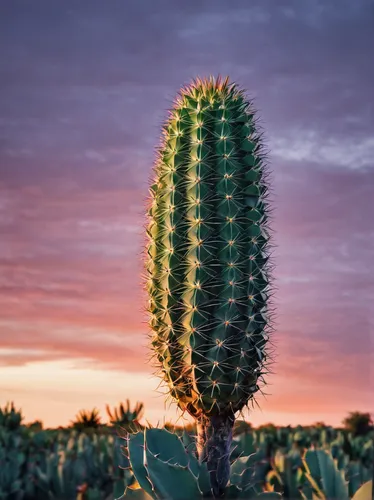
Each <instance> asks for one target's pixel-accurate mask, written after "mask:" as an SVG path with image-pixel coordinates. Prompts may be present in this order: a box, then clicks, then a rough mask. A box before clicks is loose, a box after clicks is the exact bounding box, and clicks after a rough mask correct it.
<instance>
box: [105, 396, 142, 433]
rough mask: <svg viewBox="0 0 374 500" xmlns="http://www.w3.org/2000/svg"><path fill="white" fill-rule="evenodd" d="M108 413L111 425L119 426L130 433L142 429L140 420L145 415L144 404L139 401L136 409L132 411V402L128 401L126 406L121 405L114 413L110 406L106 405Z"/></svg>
mask: <svg viewBox="0 0 374 500" xmlns="http://www.w3.org/2000/svg"><path fill="white" fill-rule="evenodd" d="M106 411H107V414H108V416H109V419H110V423H111V424H113V425H119V426H121V427H123V428H124V429H125V430H126V431H128V432H135V431H137V430H139V428H140V427H141V424H140V422H139V420H140V419H141V418H142V416H143V413H144V404H143V403H141V402H139V401H137V402H136V405H135V407H134V409H133V410H132V409H131V407H130V400H129V399H127V400H126V405H124V404H123V403H120V404H119V407H118V408H116V407H115V408H114V409H113V412H112V411H111V409H110V407H109V405H106Z"/></svg>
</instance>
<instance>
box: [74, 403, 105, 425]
mask: <svg viewBox="0 0 374 500" xmlns="http://www.w3.org/2000/svg"><path fill="white" fill-rule="evenodd" d="M75 418H76V420H75V421H73V420H72V421H71V425H72V427H73V428H74V429H77V430H85V429H97V428H98V427H100V425H101V418H100V416H99V410H97V409H96V408H94V409H93V410H92V411H91V412H89V411H86V410H81V411H80V412H79V413H78V414H77V415H76V417H75Z"/></svg>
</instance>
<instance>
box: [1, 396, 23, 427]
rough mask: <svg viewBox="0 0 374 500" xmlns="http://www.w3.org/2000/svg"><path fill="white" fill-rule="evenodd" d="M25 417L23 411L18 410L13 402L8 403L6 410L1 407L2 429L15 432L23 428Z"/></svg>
mask: <svg viewBox="0 0 374 500" xmlns="http://www.w3.org/2000/svg"><path fill="white" fill-rule="evenodd" d="M23 418H24V417H23V415H22V411H21V410H16V408H15V406H14V403H13V401H12V402H11V403H9V402H8V403H7V404H6V405H5V406H4V408H1V407H0V427H4V428H6V429H7V430H9V431H14V430H16V429H18V428H19V427H20V426H21V423H22V420H23Z"/></svg>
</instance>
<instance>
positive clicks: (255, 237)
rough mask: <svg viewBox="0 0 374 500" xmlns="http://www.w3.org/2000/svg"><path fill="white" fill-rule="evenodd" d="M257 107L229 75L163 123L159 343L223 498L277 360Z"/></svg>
mask: <svg viewBox="0 0 374 500" xmlns="http://www.w3.org/2000/svg"><path fill="white" fill-rule="evenodd" d="M265 156H266V155H265V154H264V149H263V143H262V136H261V134H260V133H259V128H258V126H257V122H256V119H255V110H254V108H253V105H252V102H251V101H249V100H247V99H246V97H245V94H244V91H243V90H239V89H238V87H237V86H236V84H233V83H229V80H228V78H226V79H225V80H222V79H221V78H217V79H215V78H212V77H211V78H210V79H204V80H202V79H197V80H195V81H194V82H193V83H192V84H191V85H190V86H188V87H186V88H183V89H182V90H181V92H180V94H179V96H178V98H177V100H176V102H175V106H174V107H173V109H172V110H171V112H170V116H169V118H168V120H167V122H166V123H165V125H164V128H163V141H162V144H161V146H160V148H159V150H158V158H157V161H156V164H155V169H154V170H155V179H154V181H153V184H152V186H151V188H150V192H151V200H150V207H149V210H148V215H149V223H148V226H147V234H148V242H147V246H146V252H147V261H146V271H147V290H148V293H149V313H150V322H149V324H150V327H151V330H152V336H151V343H152V347H153V349H154V353H155V358H156V362H157V365H158V366H159V369H160V373H161V376H162V378H163V379H164V381H165V382H166V384H167V385H168V388H169V391H170V395H171V396H172V398H174V399H175V400H176V402H177V404H178V406H179V407H180V408H181V409H182V410H183V411H186V412H188V413H189V414H190V415H192V416H193V417H194V418H195V419H196V422H197V431H198V446H197V448H198V454H199V458H200V461H201V462H206V463H207V467H208V470H209V472H210V481H211V487H212V490H213V492H214V494H215V495H219V494H220V492H222V491H223V490H224V488H225V486H226V484H227V482H228V478H229V473H230V462H229V450H230V444H231V441H232V430H233V425H234V421H235V416H236V413H237V412H239V411H241V410H242V409H243V408H244V407H245V406H246V405H248V403H249V402H251V401H252V403H253V398H254V395H255V393H256V392H257V391H258V390H259V381H260V380H263V379H262V375H263V374H264V373H265V367H266V364H267V361H268V360H269V356H268V355H269V350H268V349H267V346H268V342H267V341H268V333H269V329H270V308H269V295H270V291H269V282H270V272H269V271H270V266H269V239H270V234H269V228H268V221H269V208H268V202H267V194H268V183H267V173H266V163H265Z"/></svg>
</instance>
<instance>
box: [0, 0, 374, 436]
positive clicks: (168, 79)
mask: <svg viewBox="0 0 374 500" xmlns="http://www.w3.org/2000/svg"><path fill="white" fill-rule="evenodd" d="M373 24H374V4H373V2H372V0H355V1H351V0H336V1H333V0H320V1H317V0H314V1H310V0H294V1H292V0H290V1H285V0H261V1H259V0H254V1H253V0H252V1H248V0H231V1H227V0H225V1H223V0H222V1H221V0H214V1H213V0H211V1H207V0H188V1H180V2H178V1H175V0H157V1H151V0H147V1H146V0H111V1H104V0H101V1H97V0H76V1H72V0H54V1H51V0H33V1H26V0H5V1H2V2H1V4H0V96H1V97H0V235H1V236H0V406H3V405H4V404H5V403H6V401H8V400H14V401H15V404H16V406H18V407H21V408H22V410H23V413H24V415H25V417H26V421H32V420H35V419H43V421H44V423H45V424H46V425H48V426H55V425H66V424H68V422H69V420H70V419H73V418H74V416H75V414H76V413H77V412H78V411H79V410H80V409H83V408H84V409H87V410H91V409H92V408H93V407H95V406H96V407H97V408H99V409H100V411H101V414H102V416H103V417H104V420H106V413H105V404H106V403H109V404H110V405H114V404H117V403H118V402H119V401H124V400H126V398H129V399H130V400H131V402H132V404H133V405H134V404H135V402H136V401H137V400H141V401H143V402H144V403H145V409H146V411H145V416H146V417H147V418H148V419H149V420H150V421H151V422H153V423H156V422H157V421H158V420H160V421H163V420H164V419H167V420H174V421H175V420H176V419H177V416H178V412H177V411H176V409H175V406H172V407H171V408H168V407H166V408H165V407H164V397H163V395H162V394H160V393H159V392H156V389H157V386H158V384H159V379H157V378H155V377H154V376H153V375H152V371H153V370H152V367H150V366H149V365H148V364H147V359H148V357H149V354H150V353H149V350H148V348H147V332H148V329H147V325H146V320H147V318H146V316H145V314H144V312H143V309H144V307H145V304H146V296H145V294H144V292H143V290H142V285H141V272H142V260H141V253H142V244H143V240H144V235H143V233H144V231H143V224H144V222H145V217H144V212H145V210H144V200H145V198H146V197H147V190H148V180H149V176H150V173H151V168H152V164H153V161H154V148H155V146H156V145H157V144H158V142H159V136H160V130H161V124H162V122H163V120H164V119H165V117H166V110H167V109H168V108H169V107H170V105H171V104H172V101H173V99H174V96H175V95H176V93H177V91H178V89H179V88H180V87H181V86H182V85H184V84H186V83H189V82H190V81H191V79H192V78H194V77H196V76H208V75H210V74H213V75H217V74H218V73H220V74H222V75H223V76H226V75H229V76H230V78H231V79H232V80H233V81H236V82H237V83H238V84H239V85H240V86H241V87H243V88H245V89H247V91H248V96H249V97H252V98H254V100H255V106H256V107H257V108H258V109H259V115H260V117H261V124H262V126H263V127H264V129H265V132H266V140H267V145H268V147H269V149H270V165H271V169H272V171H273V192H274V195H273V200H274V207H275V214H274V223H273V228H274V233H275V243H276V250H275V254H274V259H275V263H276V268H275V271H274V277H275V280H276V285H277V290H276V296H275V299H276V305H277V320H276V324H275V327H276V331H275V334H274V337H273V338H274V343H275V346H276V363H275V364H274V366H273V371H274V374H272V375H269V376H268V378H267V380H268V383H269V385H268V386H267V387H266V388H264V391H265V392H266V393H267V394H268V396H266V398H265V397H263V396H259V397H258V403H259V405H260V407H261V409H260V410H259V409H255V410H254V411H253V412H252V413H251V414H249V415H248V419H249V420H250V421H251V422H253V423H254V425H258V424H260V423H265V422H269V421H271V422H274V423H275V424H281V425H287V424H298V423H300V424H310V423H313V422H315V421H317V420H324V421H325V422H326V423H329V424H332V425H338V424H340V422H341V420H342V418H344V416H345V415H346V414H347V412H349V411H354V410H358V411H371V412H374V394H373V392H374V391H373V388H374V371H373V367H374V354H373V346H374V325H373V303H374V278H373V256H374V229H373V219H374V202H373V199H374V161H373V158H374V104H373V103H374V99H373V88H372V87H373V81H374V65H373V63H372V47H373V46H374V35H373V32H372V27H373ZM370 89H371V90H370ZM370 366H371V367H372V369H371V372H370Z"/></svg>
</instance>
